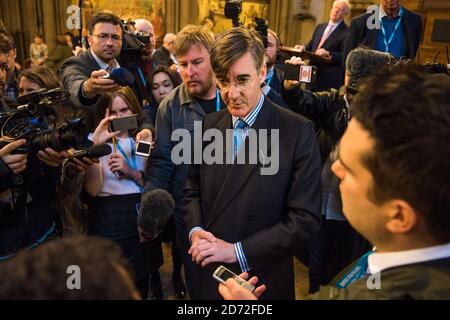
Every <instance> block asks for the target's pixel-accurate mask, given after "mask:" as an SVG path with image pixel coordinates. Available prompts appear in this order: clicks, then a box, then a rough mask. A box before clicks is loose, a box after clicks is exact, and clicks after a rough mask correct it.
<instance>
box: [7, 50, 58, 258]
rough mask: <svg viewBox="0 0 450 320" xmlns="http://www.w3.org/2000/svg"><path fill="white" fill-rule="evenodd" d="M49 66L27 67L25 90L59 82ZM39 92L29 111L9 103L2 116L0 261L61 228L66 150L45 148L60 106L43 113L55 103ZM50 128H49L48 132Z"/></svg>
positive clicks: (28, 106)
mask: <svg viewBox="0 0 450 320" xmlns="http://www.w3.org/2000/svg"><path fill="white" fill-rule="evenodd" d="M0 49H1V47H0ZM1 56H2V55H1V54H0V57H1ZM36 70H39V71H36ZM46 70H47V71H48V69H47V68H46V67H42V66H41V67H37V68H32V69H30V70H27V71H26V72H24V74H22V76H21V77H20V80H21V81H20V84H19V90H20V92H21V94H23V93H25V92H28V91H35V90H37V89H42V88H45V89H48V88H46V86H50V87H51V86H52V84H53V85H54V86H56V87H57V86H58V80H57V79H56V77H55V76H54V75H53V74H52V73H51V72H46ZM52 77H53V78H52ZM37 97H38V100H39V101H38V102H36V101H33V102H31V103H28V104H25V105H22V106H21V108H27V111H25V112H24V111H20V110H22V109H16V108H18V107H17V106H16V105H13V104H11V103H10V104H9V106H7V107H6V108H3V109H4V110H2V111H3V112H6V113H2V115H1V117H0V120H1V126H2V129H4V130H2V131H3V132H2V134H3V136H2V138H1V146H3V147H2V148H1V149H0V157H1V161H0V167H1V169H0V176H1V179H0V184H1V187H0V260H3V259H6V258H8V257H10V256H11V255H14V254H15V253H16V252H17V251H18V250H21V249H27V248H33V247H35V246H37V245H39V244H40V243H42V242H44V241H46V240H47V239H49V238H50V237H52V236H54V235H55V232H56V227H57V223H56V221H57V213H56V210H55V209H54V201H55V197H56V189H57V188H56V187H57V184H58V182H59V177H60V171H61V168H60V165H61V163H62V161H63V159H64V158H65V157H66V153H65V152H64V151H62V152H56V151H55V150H54V149H52V148H48V147H46V146H52V144H51V143H50V144H48V142H49V141H51V140H52V137H53V138H54V136H53V135H52V132H53V131H51V130H54V129H52V128H51V124H52V123H53V124H55V125H56V123H58V121H59V116H58V113H57V112H56V111H55V112H54V113H53V115H52V116H54V118H53V119H50V116H46V115H44V114H45V112H47V111H48V110H54V105H52V104H51V103H50V106H48V105H46V104H45V103H42V102H43V100H46V99H48V98H46V99H43V98H42V96H39V95H37ZM22 98H23V97H22ZM2 105H3V104H2ZM5 105H6V104H5ZM37 115H38V116H37ZM36 120H38V123H36V122H35V121H36ZM46 129H50V131H49V133H48V134H47V133H45V132H44V131H45V130H46ZM19 133H20V134H19ZM19 138H21V139H19ZM43 140H44V141H43ZM38 145H39V147H38Z"/></svg>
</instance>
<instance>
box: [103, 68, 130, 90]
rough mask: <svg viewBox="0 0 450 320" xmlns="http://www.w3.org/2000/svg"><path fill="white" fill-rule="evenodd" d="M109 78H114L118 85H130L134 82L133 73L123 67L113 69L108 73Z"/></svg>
mask: <svg viewBox="0 0 450 320" xmlns="http://www.w3.org/2000/svg"><path fill="white" fill-rule="evenodd" d="M109 79H111V80H114V82H115V83H117V84H118V85H119V86H122V87H126V86H132V85H133V83H134V80H135V78H134V76H133V74H132V73H131V72H130V71H128V70H127V69H125V68H117V69H113V70H112V71H111V73H110V74H109Z"/></svg>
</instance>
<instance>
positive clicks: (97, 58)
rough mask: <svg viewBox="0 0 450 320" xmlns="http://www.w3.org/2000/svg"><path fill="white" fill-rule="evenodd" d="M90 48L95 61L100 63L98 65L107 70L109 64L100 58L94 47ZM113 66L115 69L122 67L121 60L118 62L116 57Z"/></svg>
mask: <svg viewBox="0 0 450 320" xmlns="http://www.w3.org/2000/svg"><path fill="white" fill-rule="evenodd" d="M90 50H91V53H92V56H93V57H94V59H95V61H97V63H98V65H99V66H100V68H101V69H103V70H106V69H107V68H108V67H109V65H108V64H106V63H105V62H104V61H103V60H102V59H100V58H99V57H98V56H97V55H96V54H95V53H94V51H93V50H92V49H90ZM111 67H112V68H113V69H117V68H120V65H119V62H117V60H116V59H114V60H113V61H112V63H111Z"/></svg>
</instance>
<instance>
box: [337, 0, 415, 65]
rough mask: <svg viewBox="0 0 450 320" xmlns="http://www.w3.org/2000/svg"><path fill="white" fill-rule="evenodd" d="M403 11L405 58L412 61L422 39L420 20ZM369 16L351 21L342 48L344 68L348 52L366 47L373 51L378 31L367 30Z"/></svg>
mask: <svg viewBox="0 0 450 320" xmlns="http://www.w3.org/2000/svg"><path fill="white" fill-rule="evenodd" d="M403 10H404V11H403V18H402V26H403V37H404V38H403V40H404V41H403V43H404V45H405V48H404V49H405V56H406V57H407V58H408V59H414V57H415V56H416V53H417V49H418V48H419V44H420V39H421V37H422V29H423V24H422V18H421V17H420V16H419V15H417V14H415V13H412V12H411V11H409V10H407V9H405V8H403ZM371 15H372V14H371V13H365V14H363V15H360V16H359V17H356V18H354V19H353V20H352V24H351V26H350V29H349V31H348V35H347V39H346V41H345V46H344V56H343V59H342V61H343V62H342V63H343V65H344V66H345V60H346V59H347V56H348V54H349V52H350V51H352V50H353V49H355V48H356V47H358V46H366V47H368V48H370V49H375V47H376V45H377V38H378V33H379V32H380V29H369V28H367V20H368V19H369V17H371Z"/></svg>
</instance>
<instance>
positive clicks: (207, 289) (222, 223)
mask: <svg viewBox="0 0 450 320" xmlns="http://www.w3.org/2000/svg"><path fill="white" fill-rule="evenodd" d="M209 128H216V129H218V130H220V131H221V132H222V134H223V135H224V136H225V131H226V129H231V128H232V118H231V115H230V113H229V112H228V110H222V111H220V112H217V113H213V114H210V115H208V116H207V117H206V118H205V119H204V122H203V130H207V129H209ZM252 128H253V129H256V130H259V129H268V136H269V138H268V139H271V138H270V137H271V136H270V132H271V131H270V129H279V144H278V146H279V170H278V173H276V174H275V175H271V176H269V175H261V172H260V169H261V166H262V164H261V163H260V162H259V163H258V164H254V165H252V164H245V165H244V164H239V165H238V164H234V165H227V164H212V165H206V164H201V165H192V166H191V170H190V174H189V180H188V183H187V186H186V194H185V201H184V210H185V220H186V223H187V226H188V229H189V230H191V229H192V228H193V227H196V226H200V227H202V228H204V229H205V230H207V231H209V232H212V233H213V234H214V235H215V236H216V237H218V238H220V239H222V240H224V241H227V242H229V243H236V242H241V244H242V248H243V251H244V254H245V257H246V259H247V262H248V264H249V266H250V268H251V269H252V270H251V272H250V274H254V275H258V277H259V279H260V282H261V283H265V284H266V285H267V286H268V289H267V291H266V292H265V293H264V295H263V296H262V298H263V299H293V298H294V296H295V295H294V274H293V261H292V259H293V253H294V250H295V248H296V246H297V245H299V244H300V243H302V242H304V241H306V240H307V239H308V238H310V237H311V236H312V235H313V234H314V233H315V232H317V230H318V228H319V227H320V216H319V215H320V205H321V190H320V159H319V158H320V157H319V150H318V146H317V141H316V139H315V134H314V126H313V124H312V123H311V122H309V120H306V119H305V118H303V117H302V116H300V115H296V114H294V113H292V112H291V111H289V110H286V109H285V108H281V107H279V106H276V105H274V104H273V103H272V102H271V101H270V100H268V99H266V100H265V102H264V104H263V106H262V108H261V111H260V113H259V115H258V117H257V119H256V121H255V123H254V125H253V126H252ZM272 134H273V133H272ZM224 140H225V139H224ZM269 141H270V140H269ZM244 145H245V148H247V150H248V139H246V140H245V144H244ZM269 145H270V143H269ZM274 145H275V144H274ZM206 146H207V143H204V144H203V147H206ZM241 150H242V149H241ZM271 150H274V148H273V146H272V147H271ZM266 154H271V153H270V151H268V152H267V153H266ZM247 155H248V151H247ZM224 160H225V159H224ZM247 163H248V162H247ZM220 264H224V265H225V266H226V267H228V268H229V269H231V270H233V271H234V272H236V273H238V274H239V273H240V272H241V269H240V267H239V264H238V263H234V264H225V263H220ZM220 264H218V263H212V264H210V265H208V266H207V267H205V268H201V267H200V266H196V267H195V269H194V272H193V284H194V288H193V289H194V290H193V298H194V299H218V298H219V295H218V292H217V282H216V281H215V280H214V279H213V278H212V273H213V271H214V270H215V268H217V266H218V265H220Z"/></svg>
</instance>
